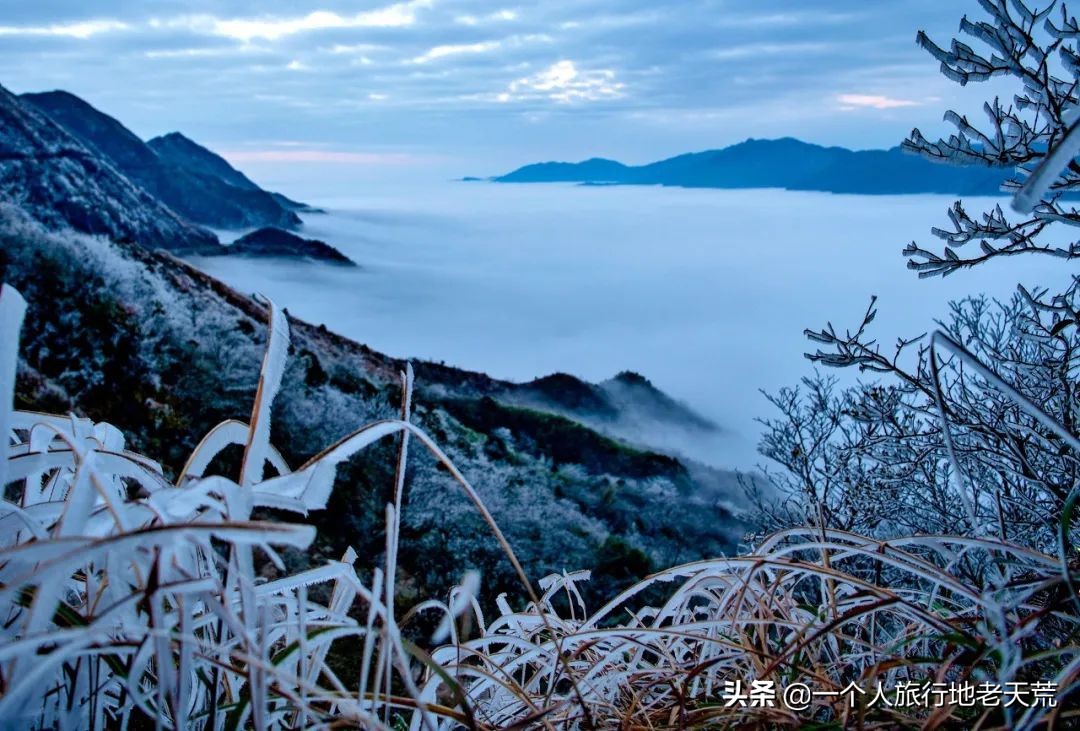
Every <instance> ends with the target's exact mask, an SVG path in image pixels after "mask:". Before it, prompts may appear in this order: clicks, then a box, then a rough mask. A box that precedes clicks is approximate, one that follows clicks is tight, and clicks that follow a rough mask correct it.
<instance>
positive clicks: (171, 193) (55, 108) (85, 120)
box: [19, 90, 301, 228]
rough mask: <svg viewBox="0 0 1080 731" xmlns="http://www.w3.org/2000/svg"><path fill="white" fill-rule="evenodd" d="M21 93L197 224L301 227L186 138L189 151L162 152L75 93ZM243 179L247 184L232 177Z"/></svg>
mask: <svg viewBox="0 0 1080 731" xmlns="http://www.w3.org/2000/svg"><path fill="white" fill-rule="evenodd" d="M19 98H20V99H21V100H22V101H24V102H27V103H29V104H31V105H33V106H34V107H36V108H37V109H39V110H40V111H41V112H42V113H44V114H45V115H46V116H48V117H49V118H51V119H52V120H53V121H54V122H57V123H58V124H60V125H61V126H63V127H64V128H65V129H67V131H68V132H70V133H71V134H72V135H73V136H74V137H76V138H77V139H78V140H79V141H80V142H82V143H83V144H84V145H85V146H86V147H88V148H89V149H91V150H95V151H97V152H98V153H99V154H100V155H101V156H103V157H104V158H106V159H107V160H109V161H110V162H111V163H112V164H113V166H114V167H115V168H116V169H117V170H119V171H120V172H121V173H123V174H124V175H125V176H127V177H128V178H129V179H130V180H132V181H133V182H135V183H137V184H138V185H139V186H140V187H142V188H143V189H144V190H146V191H147V192H149V193H150V194H151V195H153V196H154V197H156V198H157V199H159V200H160V201H162V202H163V203H165V204H166V205H167V206H169V208H171V209H172V210H174V211H176V212H177V213H179V214H180V215H182V216H183V217H185V218H187V219H188V220H189V221H192V222H193V223H197V224H201V225H204V226H212V227H215V228H246V227H252V226H276V227H278V228H296V227H298V226H299V225H300V223H301V221H300V218H299V217H298V216H297V215H296V213H295V212H293V211H292V210H289V209H287V208H284V207H283V206H282V205H281V204H280V203H279V202H278V201H277V200H275V199H274V197H273V196H272V195H271V194H270V193H268V192H267V191H265V190H263V189H261V188H259V187H258V186H257V185H255V184H254V183H253V182H251V180H249V179H248V178H247V177H246V176H244V175H243V174H242V173H240V172H239V171H237V170H235V169H234V168H232V167H231V166H229V165H228V163H226V162H225V161H224V160H221V159H220V158H217V156H216V155H214V154H213V153H211V152H210V151H209V150H206V149H205V148H202V147H201V146H199V145H197V144H196V143H194V142H192V141H191V140H188V139H187V138H186V137H184V138H183V139H184V140H185V142H187V143H188V146H187V148H186V150H185V153H183V154H182V153H176V154H168V155H162V154H159V153H158V151H157V150H155V149H154V147H153V146H152V145H150V144H148V143H146V142H143V141H142V139H140V138H139V137H138V136H137V135H135V134H134V133H133V132H131V130H129V129H128V128H127V127H125V126H124V125H123V123H122V122H120V121H119V120H117V119H116V118H115V117H112V116H110V115H108V114H106V113H105V112H102V111H101V110H99V109H97V108H96V107H94V106H93V105H91V104H90V103H89V102H87V101H85V100H84V99H81V98H79V97H78V96H76V95H74V94H72V93H70V92H67V91H60V90H57V91H47V92H40V93H29V94H22V95H20V97H19ZM196 149H197V150H198V151H199V152H195V150H196ZM196 154H198V155H200V156H203V157H208V156H209V157H214V158H217V159H218V160H219V161H220V163H221V165H222V166H224V167H220V166H218V167H216V168H214V167H211V166H210V165H207V164H203V165H201V166H200V165H197V164H193V163H189V162H187V161H186V160H185V155H186V156H187V157H191V156H194V155H196ZM241 179H242V181H244V182H243V184H242V185H236V184H234V183H233V182H232V181H233V180H241Z"/></svg>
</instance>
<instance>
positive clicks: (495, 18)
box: [0, 0, 985, 174]
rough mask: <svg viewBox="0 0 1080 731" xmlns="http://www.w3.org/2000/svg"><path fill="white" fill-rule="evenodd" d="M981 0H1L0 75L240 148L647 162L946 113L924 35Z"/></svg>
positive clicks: (363, 155)
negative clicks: (750, 141)
mask: <svg viewBox="0 0 1080 731" xmlns="http://www.w3.org/2000/svg"><path fill="white" fill-rule="evenodd" d="M965 12H968V13H972V14H978V12H979V11H978V7H977V4H976V3H975V2H974V0H898V1H891V0H890V1H888V2H885V1H881V2H878V1H875V2H867V1H866V0H790V1H784V0H737V1H736V0H727V1H724V0H664V1H662V2H661V1H660V0H543V1H542V2H532V3H516V2H514V1H513V0H505V1H503V0H492V1H489V0H407V1H406V2H400V3H386V4H383V3H382V0H368V1H365V2H341V1H338V0H291V1H290V2H274V3H269V2H254V1H253V0H215V1H214V2H211V1H210V0H166V1H159V2H145V1H138V2H137V1H135V0H94V2H86V1H85V0H78V1H74V0H69V1H63V0H37V1H35V2H16V1H15V0H5V1H4V12H3V14H2V15H0V83H2V84H4V85H5V86H8V87H9V88H11V89H12V90H14V91H18V92H24V91H41V90H47V89H53V88H63V89H67V90H69V91H72V92H74V93H76V94H78V95H80V96H82V97H84V98H86V99H87V100H88V101H90V102H91V103H92V104H94V105H95V106H97V107H99V108H100V109H102V110H104V111H106V112H108V113H110V114H112V115H113V116H116V117H118V118H119V119H120V120H122V121H123V122H124V123H125V124H127V125H128V126H129V127H130V128H132V129H133V130H134V131H135V132H136V133H138V134H140V135H142V136H144V137H149V136H153V135H156V134H160V133H163V132H166V131H170V130H173V129H179V130H181V131H183V132H185V133H186V134H188V135H189V136H191V137H193V138H195V139H197V140H198V141H200V142H203V143H205V144H208V145H210V146H212V147H214V148H216V149H218V150H219V151H223V152H225V153H227V155H228V156H229V157H230V158H231V159H234V160H236V161H238V162H247V163H252V164H257V163H260V162H261V163H263V164H273V163H289V162H295V161H306V162H309V163H320V164H322V163H327V164H329V163H333V164H344V165H356V166H374V167H378V166H405V167H408V166H413V167H424V166H433V167H439V168H440V169H447V170H450V169H457V170H458V172H460V173H462V174H465V173H475V174H490V173H495V172H502V171H504V170H505V169H508V168H510V167H514V166H516V165H518V164H521V163H524V162H529V161H533V160H537V159H581V158H583V157H588V156H592V155H600V156H606V157H613V158H618V159H622V160H624V161H627V162H645V161H648V160H652V159H657V158H660V157H664V156H667V155H671V154H676V153H679V152H686V151H690V150H699V149H706V148H709V147H717V146H722V145H725V144H730V143H732V142H737V141H739V140H742V139H745V138H747V137H778V136H784V135H792V136H797V137H801V138H803V139H807V140H810V141H814V142H819V143H827V144H842V145H846V146H849V147H857V148H865V147H883V146H891V145H894V144H897V143H898V141H899V140H900V139H901V138H902V137H903V136H904V135H905V134H906V133H907V132H908V131H909V130H910V129H911V128H912V127H913V126H920V127H922V128H923V129H924V131H928V132H936V131H940V130H941V129H942V125H941V122H940V120H941V116H942V113H943V111H944V110H945V109H946V108H947V107H949V106H952V107H959V108H961V109H965V110H969V109H977V106H978V103H980V102H981V100H982V99H983V98H984V96H985V90H980V89H978V88H974V89H960V88H959V87H957V86H955V85H953V84H952V83H950V82H948V81H946V80H945V79H943V77H941V76H940V75H939V74H938V72H937V67H936V63H935V62H934V61H933V60H932V59H930V58H929V57H928V56H927V55H926V54H925V53H924V52H922V51H921V50H920V49H918V48H917V47H916V45H915V42H914V39H915V33H916V31H917V30H918V29H920V28H922V29H925V30H927V31H928V32H930V33H931V35H932V36H933V37H935V38H936V39H937V40H938V41H939V43H947V42H948V40H949V38H951V35H952V33H953V32H954V31H955V29H956V27H957V24H958V22H959V19H960V17H961V16H962V15H963V14H964V13H965Z"/></svg>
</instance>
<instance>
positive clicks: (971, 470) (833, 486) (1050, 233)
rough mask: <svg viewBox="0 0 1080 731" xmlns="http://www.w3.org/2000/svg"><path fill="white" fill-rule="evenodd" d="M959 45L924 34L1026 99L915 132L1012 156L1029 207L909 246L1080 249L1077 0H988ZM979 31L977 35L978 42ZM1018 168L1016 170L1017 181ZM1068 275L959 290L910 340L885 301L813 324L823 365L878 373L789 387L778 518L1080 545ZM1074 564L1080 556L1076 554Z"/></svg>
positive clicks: (968, 256)
mask: <svg viewBox="0 0 1080 731" xmlns="http://www.w3.org/2000/svg"><path fill="white" fill-rule="evenodd" d="M979 5H980V6H981V8H982V11H983V13H982V17H980V18H978V19H969V18H967V17H965V18H964V19H963V20H962V21H961V24H960V34H961V36H960V38H958V39H956V40H953V41H952V43H951V44H950V45H948V47H947V48H943V47H941V46H939V45H937V44H936V43H935V42H934V41H933V40H931V39H930V38H928V37H927V36H926V35H925V34H924V33H919V35H918V42H919V44H920V45H921V46H922V47H923V48H925V49H926V50H927V51H928V52H929V53H930V55H931V56H933V57H934V58H935V59H937V60H938V61H939V62H940V63H941V70H942V73H944V74H945V75H946V76H947V77H948V78H950V79H952V80H954V81H956V82H957V83H959V84H962V85H966V84H969V83H973V82H982V81H987V80H989V79H995V78H999V77H1006V78H1010V79H1014V80H1015V81H1016V83H1017V84H1018V86H1019V89H1018V91H1017V92H1016V94H1015V96H1014V97H1013V99H1012V101H1011V103H1006V102H1003V101H1002V100H1001V99H1000V98H996V97H995V98H994V99H993V100H991V101H989V102H987V103H986V104H985V106H984V111H985V113H986V120H985V122H984V123H982V124H980V123H979V122H977V121H975V120H969V119H968V118H967V117H965V116H962V115H959V114H956V113H954V112H949V113H948V114H947V115H946V120H947V121H948V122H950V123H951V124H952V125H953V126H954V127H955V130H956V131H955V133H954V134H952V135H951V136H949V137H948V138H946V139H941V140H938V141H936V142H931V141H930V140H928V139H927V138H926V137H924V136H923V135H922V134H921V133H920V132H919V131H918V130H915V131H913V132H912V134H911V136H910V138H909V139H908V140H907V141H906V142H905V144H904V146H905V147H906V149H908V150H909V151H910V152H913V153H916V154H921V155H925V156H928V157H930V158H933V159H937V160H940V161H941V162H943V163H946V164H966V165H988V166H999V167H1001V168H1002V179H1003V189H1004V190H1005V191H1006V192H1010V193H1012V194H1014V206H1015V208H1016V209H1017V212H1015V213H1013V212H1009V213H1006V212H1005V210H1004V209H1003V208H1002V206H1000V205H995V206H993V207H992V208H990V209H989V210H987V211H985V212H983V213H981V214H979V215H973V214H971V213H970V212H969V211H968V210H967V209H966V208H965V206H964V205H963V204H962V203H961V202H957V203H956V204H955V205H954V206H953V207H952V208H951V209H950V210H949V212H948V216H949V220H950V222H951V223H950V226H948V227H943V228H935V229H934V230H933V234H934V235H935V236H936V237H938V238H939V239H941V240H942V241H943V242H944V245H943V248H942V249H941V250H940V252H935V251H932V250H931V248H929V247H923V246H920V245H918V244H915V243H912V244H911V245H909V246H908V247H907V248H906V249H905V250H904V253H905V255H907V256H908V257H909V262H908V266H909V267H910V268H912V269H914V270H916V271H917V272H918V274H919V276H920V277H932V276H935V275H941V276H946V275H949V274H952V273H954V272H957V271H959V270H961V269H963V268H965V267H971V266H976V265H979V264H981V263H983V262H986V261H988V260H991V259H995V258H999V257H1007V256H1017V255H1052V256H1057V257H1060V258H1062V259H1063V264H1064V263H1065V262H1066V261H1068V260H1071V259H1075V258H1077V257H1078V256H1080V242H1077V239H1076V231H1077V227H1078V226H1080V211H1078V210H1077V208H1076V207H1075V197H1074V196H1075V191H1077V190H1080V165H1077V163H1076V162H1075V161H1074V160H1073V159H1072V156H1073V153H1074V152H1075V148H1076V139H1075V138H1076V137H1077V133H1076V131H1075V129H1074V128H1073V127H1072V125H1073V124H1074V123H1075V120H1076V119H1077V116H1078V115H1077V112H1078V110H1080V106H1078V104H1080V97H1078V83H1080V56H1078V55H1077V48H1076V41H1077V40H1078V39H1080V25H1078V23H1077V20H1076V18H1075V17H1074V16H1073V15H1071V14H1070V13H1069V12H1068V9H1067V8H1066V6H1065V4H1064V3H1050V4H1049V5H1048V6H1047V7H1045V8H1043V9H1041V10H1038V11H1037V12H1036V11H1035V10H1033V9H1031V8H1029V7H1028V6H1027V5H1026V4H1025V3H1023V2H1019V1H1007V0H980V2H979ZM965 41H972V42H973V45H968V43H966V42H965ZM1014 170H1015V173H1016V175H1015V179H1012V180H1008V181H1005V178H1007V177H1008V176H1009V174H1010V173H1011V172H1013V171H1014ZM1078 281H1080V280H1077V279H1074V283H1073V284H1072V286H1070V287H1068V289H1066V290H1065V291H1063V292H1049V291H1047V290H1046V289H1040V288H1030V287H1029V288H1025V287H1020V288H1019V291H1018V293H1017V294H1016V295H1015V297H1014V298H1013V299H1012V301H1010V302H1004V303H999V302H989V301H987V300H986V299H985V298H982V297H972V298H969V299H966V300H964V301H962V302H958V303H955V304H954V305H953V306H952V310H951V312H949V313H946V316H945V318H944V320H943V321H942V323H941V324H942V331H940V332H938V333H936V334H934V335H933V336H932V337H931V336H919V337H915V338H901V339H899V340H898V341H897V343H896V345H895V347H892V348H888V347H883V346H881V345H880V344H879V341H878V340H877V339H876V338H875V337H874V336H873V335H872V334H871V333H872V331H873V326H872V324H871V323H872V321H873V319H874V314H875V304H874V303H873V302H871V305H870V308H869V309H868V310H867V312H866V314H865V315H864V317H863V318H862V320H861V322H860V324H859V325H858V327H857V328H855V329H853V330H850V331H846V332H841V331H838V330H836V329H835V328H833V327H832V325H828V326H827V327H825V328H824V329H821V330H808V331H807V336H808V337H809V338H810V339H811V340H812V341H814V342H815V343H816V344H817V346H818V349H817V351H816V352H814V353H812V354H808V357H809V358H810V359H811V360H812V361H814V362H816V363H818V364H821V365H825V366H835V367H854V368H858V369H860V370H861V371H863V372H867V373H870V374H873V375H874V376H875V379H874V380H873V382H867V383H863V384H862V385H860V386H858V387H854V388H850V389H845V390H841V389H838V388H837V387H836V384H835V382H834V381H832V380H830V379H827V378H823V377H821V376H818V377H816V378H814V379H808V380H807V381H806V382H805V383H804V384H803V386H802V387H801V388H796V389H788V390H784V391H782V392H780V393H779V394H776V395H774V396H773V397H772V400H773V403H774V404H775V405H776V406H777V407H778V409H779V411H780V416H779V417H776V418H772V419H769V420H767V421H766V422H765V425H766V427H767V429H766V434H765V436H764V439H763V441H762V444H761V451H762V453H763V454H764V455H765V456H766V457H768V458H769V459H770V460H772V461H774V462H776V463H778V464H779V465H781V466H782V467H783V470H781V471H779V472H777V473H775V474H774V483H775V484H776V485H777V486H778V487H779V488H780V493H781V495H782V496H783V497H782V499H781V500H779V501H775V500H768V499H762V500H760V504H761V508H762V510H761V513H762V519H763V522H764V523H765V524H766V525H770V526H773V527H776V526H778V525H791V524H801V523H804V522H809V523H811V524H814V525H821V526H823V527H839V528H843V529H848V530H856V531H859V532H863V533H867V534H870V535H878V536H897V535H908V534H912V533H917V532H941V531H946V532H955V533H957V534H962V535H968V536H991V535H992V536H997V537H999V538H1001V539H1004V540H1008V541H1012V542H1017V543H1020V544H1022V545H1026V546H1029V547H1031V548H1035V549H1037V550H1040V551H1047V552H1051V553H1055V554H1059V555H1060V556H1061V557H1062V559H1063V560H1068V561H1072V560H1073V558H1072V551H1073V549H1072V546H1073V545H1074V542H1075V540H1076V537H1077V530H1076V528H1075V527H1074V521H1073V520H1072V510H1073V507H1072V506H1073V503H1074V502H1075V498H1076V496H1077V495H1078V494H1080V493H1078V487H1077V486H1078V484H1080V483H1078V480H1080V451H1078V450H1077V449H1076V445H1077V444H1078V442H1077V440H1076V437H1075V436H1073V435H1075V434H1077V433H1078V425H1077V417H1078V413H1080V393H1078V389H1080V385H1078V380H1077V376H1078V374H1080V327H1078V324H1080V317H1078V314H1080V309H1078V308H1080V284H1078ZM1070 565H1071V564H1070Z"/></svg>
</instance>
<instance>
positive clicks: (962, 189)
mask: <svg viewBox="0 0 1080 731" xmlns="http://www.w3.org/2000/svg"><path fill="white" fill-rule="evenodd" d="M1011 174H1012V168H1011V167H1006V168H1001V167H976V166H966V167H962V166H955V165H945V164H939V163H934V162H931V161H929V160H926V159H924V158H922V157H919V156H917V155H913V154H908V153H905V152H903V151H902V150H901V149H900V148H899V147H894V148H892V149H889V150H848V149H846V148H843V147H822V146H821V145H814V144H810V143H808V142H803V141H801V140H797V139H793V138H791V137H785V138H783V139H778V140H755V139H749V140H746V141H745V142H740V143H738V144H736V145H731V146H730V147H725V148H722V149H719V150H706V151H704V152H694V153H688V154H685V155H679V156H677V157H672V158H668V159H666V160H660V161H658V162H653V163H649V164H647V165H624V164H623V163H621V162H617V161H615V160H605V159H603V158H592V159H589V160H585V161H583V162H576V163H571V162H542V163H536V164H532V165H526V166H524V167H521V168H518V169H517V170H514V171H513V172H511V173H507V174H506V175H500V176H497V177H494V178H490V180H493V181H494V182H497V183H583V184H588V185H605V184H606V185H670V186H677V187H684V188H785V189H787V190H808V191H822V192H828V193H852V194H873V195H896V194H905V193H942V194H952V195H1000V194H1001V192H1000V188H1001V184H1002V183H1003V182H1004V181H1005V180H1006V179H1008V178H1009V177H1010V175H1011Z"/></svg>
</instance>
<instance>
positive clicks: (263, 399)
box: [240, 301, 289, 486]
mask: <svg viewBox="0 0 1080 731" xmlns="http://www.w3.org/2000/svg"><path fill="white" fill-rule="evenodd" d="M267 306H268V307H269V308H270V327H269V334H268V338H269V343H267V346H266V355H265V356H264V357H263V366H262V373H261V374H260V375H259V387H258V389H257V390H256V392H255V408H254V409H253V410H252V412H251V432H250V435H249V436H248V442H247V449H245V450H244V462H243V467H242V468H241V470H240V484H241V485H245V486H246V485H251V484H253V483H255V482H259V481H261V480H262V477H263V470H264V469H265V467H266V460H267V457H268V455H269V448H270V407H271V404H273V402H274V396H276V395H277V392H278V388H280V386H281V378H282V376H284V375H285V357H286V356H287V355H288V353H289V321H288V319H287V318H286V317H285V313H284V312H283V311H281V310H279V309H278V308H277V307H275V306H274V303H273V302H270V301H267Z"/></svg>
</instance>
